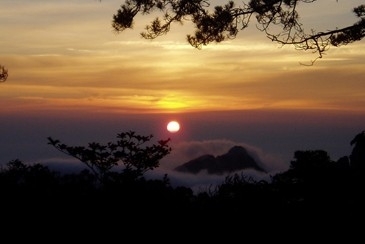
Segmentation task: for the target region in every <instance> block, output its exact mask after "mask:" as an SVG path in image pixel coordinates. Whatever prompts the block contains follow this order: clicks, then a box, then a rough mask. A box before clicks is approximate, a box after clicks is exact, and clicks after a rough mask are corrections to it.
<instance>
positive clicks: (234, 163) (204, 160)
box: [175, 146, 265, 175]
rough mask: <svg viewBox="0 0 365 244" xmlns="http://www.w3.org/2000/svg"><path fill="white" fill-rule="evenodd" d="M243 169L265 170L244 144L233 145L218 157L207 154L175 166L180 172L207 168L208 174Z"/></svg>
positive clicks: (195, 171)
mask: <svg viewBox="0 0 365 244" xmlns="http://www.w3.org/2000/svg"><path fill="white" fill-rule="evenodd" d="M243 169H254V170H257V171H261V172H265V170H264V169H263V168H261V167H260V166H259V165H258V163H257V162H256V160H255V159H254V158H253V157H252V156H251V155H250V154H249V153H248V152H247V150H246V149H245V148H244V147H242V146H233V147H232V148H231V149H230V150H229V151H228V152H227V153H225V154H222V155H219V156H217V157H215V156H213V155H210V154H205V155H202V156H200V157H197V158H195V159H192V160H190V161H188V162H186V163H184V164H182V165H180V166H178V167H176V168H175V170H176V171H179V172H188V173H192V174H197V173H199V172H200V171H202V170H207V172H208V174H218V175H221V174H224V173H231V172H234V171H237V170H243Z"/></svg>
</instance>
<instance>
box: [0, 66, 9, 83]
mask: <svg viewBox="0 0 365 244" xmlns="http://www.w3.org/2000/svg"><path fill="white" fill-rule="evenodd" d="M7 78H8V70H7V69H5V66H2V65H0V82H4V81H6V79H7Z"/></svg>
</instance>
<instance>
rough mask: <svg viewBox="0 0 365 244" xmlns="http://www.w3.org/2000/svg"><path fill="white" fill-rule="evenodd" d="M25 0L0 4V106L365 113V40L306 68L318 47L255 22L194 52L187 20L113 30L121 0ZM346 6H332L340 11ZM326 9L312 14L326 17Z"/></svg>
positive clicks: (5, 108) (9, 108)
mask: <svg viewBox="0 0 365 244" xmlns="http://www.w3.org/2000/svg"><path fill="white" fill-rule="evenodd" d="M18 2H19V1H18ZM20 2H22V4H24V7H23V8H22V9H21V10H19V8H18V6H19V5H18V4H15V3H14V2H13V1H7V2H5V3H4V4H5V5H4V6H3V7H2V8H1V9H0V16H1V18H2V23H4V24H2V25H1V26H0V31H1V32H2V33H8V34H7V35H4V36H3V37H2V45H0V53H1V54H2V56H1V64H2V65H5V67H6V68H7V69H8V72H9V77H8V79H7V81H6V82H4V83H1V84H0V99H1V107H0V112H1V111H15V112H16V111H24V110H25V111H28V112H31V111H37V110H42V111H46V110H49V111H55V110H70V111H72V110H74V109H77V110H86V111H111V112H116V113H121V112H123V113H125V112H128V113H161V112H163V113H171V112H191V111H217V110H239V109H268V108H269V109H319V108H320V109H329V110H333V109H339V110H346V111H349V110H352V111H353V110H356V111H362V112H365V83H364V82H363V77H365V69H364V63H365V43H364V41H361V42H358V43H353V44H349V45H347V46H342V47H339V48H334V47H331V49H329V50H328V52H327V54H326V55H325V56H324V57H323V58H322V59H319V60H317V62H316V63H315V65H314V66H311V67H308V66H303V65H300V64H299V62H302V63H309V62H310V61H311V60H313V59H314V58H316V54H313V53H311V52H301V51H298V50H295V49H294V47H291V46H285V47H280V46H278V45H276V44H275V43H273V42H271V41H269V40H268V39H267V38H266V37H265V35H264V34H263V33H261V32H259V31H257V29H256V28H254V27H253V28H251V29H249V30H248V32H243V33H242V34H239V35H238V36H237V38H236V39H234V40H230V41H227V42H223V43H220V44H218V45H215V44H211V45H209V46H206V47H203V49H202V50H197V49H194V48H193V47H191V46H190V45H189V44H187V43H186V42H184V41H185V35H186V34H188V33H191V30H190V29H189V28H186V25H184V26H183V27H182V29H180V27H179V25H177V26H174V28H176V29H172V32H171V33H169V34H168V35H166V36H161V37H160V38H157V39H156V40H144V39H141V38H140V36H139V32H140V30H142V29H143V27H144V24H145V23H144V21H141V22H138V24H140V25H136V26H135V29H134V30H126V31H125V32H123V33H121V34H119V35H115V34H114V33H112V31H111V30H110V18H111V16H112V14H113V13H114V12H115V10H117V9H118V8H119V7H120V1H111V2H108V3H106V2H101V3H100V2H97V3H96V2H92V1H91V2H89V3H87V4H86V3H83V4H79V3H78V2H75V1H72V2H71V1H57V2H52V3H47V4H45V5H34V4H32V3H30V2H29V1H25V0H21V1H20ZM345 2H346V3H345ZM345 2H344V3H341V4H347V5H352V4H353V3H352V4H350V3H347V1H345ZM323 4H328V3H323ZM341 4H340V3H334V4H333V6H332V5H331V6H332V8H333V9H336V10H338V12H339V13H340V12H341V13H342V11H339V9H338V8H339V7H341V6H342V5H341ZM308 5H309V4H308ZM340 5H341V6H340ZM355 5H356V3H355ZM355 5H354V6H355ZM22 6H23V5H22ZM346 7H348V6H346ZM46 9H47V11H46ZM340 10H342V9H340ZM55 11H61V12H60V13H59V14H57V15H54V13H55ZM80 13H82V14H80ZM310 13H311V14H315V12H310ZM331 14H334V12H331ZM90 15H92V16H91V17H90ZM341 16H342V15H341ZM70 17H72V18H70ZM322 17H323V16H321V14H318V16H317V18H319V19H320V21H318V22H315V18H316V16H311V18H310V19H309V20H310V21H313V22H314V23H322V22H323V21H322V19H323V18H322ZM141 18H143V17H141ZM44 19H49V21H44ZM90 19H92V23H90ZM336 20H339V19H338V18H336ZM351 21H352V20H351ZM351 21H350V22H349V23H351ZM346 23H347V22H346ZM181 30H183V31H184V32H183V33H180V31H181ZM185 31H186V32H185ZM95 33H97V34H95ZM247 33H249V35H247ZM24 40H26V41H24Z"/></svg>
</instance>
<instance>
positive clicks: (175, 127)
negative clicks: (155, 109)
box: [167, 121, 180, 132]
mask: <svg viewBox="0 0 365 244" xmlns="http://www.w3.org/2000/svg"><path fill="white" fill-rule="evenodd" d="M167 130H168V131H170V132H178V131H179V130H180V124H179V123H178V122H177V121H170V122H169V123H168V124H167Z"/></svg>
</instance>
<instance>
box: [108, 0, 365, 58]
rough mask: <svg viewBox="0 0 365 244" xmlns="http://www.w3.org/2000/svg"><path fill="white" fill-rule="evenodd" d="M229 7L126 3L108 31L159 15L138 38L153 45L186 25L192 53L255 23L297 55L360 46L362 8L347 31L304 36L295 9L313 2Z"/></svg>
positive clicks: (201, 2)
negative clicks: (140, 17) (139, 17)
mask: <svg viewBox="0 0 365 244" xmlns="http://www.w3.org/2000/svg"><path fill="white" fill-rule="evenodd" d="M235 2H236V1H229V2H228V3H227V4H225V5H222V6H216V7H215V8H214V11H213V12H210V11H209V9H211V6H210V1H207V0H194V1H188V0H179V1H172V0H155V1H145V0H127V1H125V3H124V4H123V5H121V7H120V9H118V10H117V13H116V14H114V15H113V22H112V26H113V28H114V30H115V31H116V32H118V33H119V32H121V31H124V30H125V29H127V28H132V27H133V22H134V17H135V16H136V15H137V14H138V13H141V14H143V15H148V14H152V12H155V11H156V12H157V11H159V12H160V13H161V17H157V18H155V19H154V20H153V21H152V22H151V23H150V24H149V25H147V26H146V28H145V29H146V30H145V32H142V33H141V35H142V37H144V38H146V39H154V38H156V37H158V36H161V35H164V34H167V33H168V32H169V31H170V28H171V24H173V23H174V22H177V23H183V22H184V21H191V22H192V23H193V24H194V28H195V34H194V35H188V36H187V40H188V42H189V43H190V44H191V45H192V46H193V47H196V48H198V49H200V48H202V46H205V45H208V44H209V43H211V42H216V43H219V42H222V41H225V40H227V39H233V38H235V37H236V36H237V34H238V32H239V31H240V30H241V31H242V30H244V29H245V28H247V27H248V26H249V23H250V22H251V21H252V18H253V17H255V18H256V21H257V28H258V29H259V30H260V31H262V32H264V33H265V34H266V36H267V37H268V38H269V39H270V40H272V41H273V42H277V43H279V44H282V45H294V46H295V48H296V49H299V50H310V51H312V52H314V53H317V54H318V58H321V57H322V55H323V54H324V53H325V51H326V50H328V48H329V46H330V45H332V46H336V47H338V46H341V45H346V44H349V43H352V42H356V41H359V40H361V39H362V38H363V37H364V35H365V5H360V6H358V7H355V8H354V9H353V12H354V14H355V15H356V17H357V18H358V19H359V20H358V21H357V22H356V23H354V24H353V25H350V26H346V27H343V28H337V27H333V29H332V30H326V31H314V30H311V31H310V32H307V31H305V30H304V28H303V24H302V23H301V22H300V15H299V12H298V11H299V5H300V4H310V3H314V2H316V0H250V1H248V3H244V2H243V3H241V1H240V3H241V4H242V5H241V6H237V4H236V3H235ZM276 27H278V28H276ZM275 30H278V31H277V32H275ZM313 62H314V61H313Z"/></svg>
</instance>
